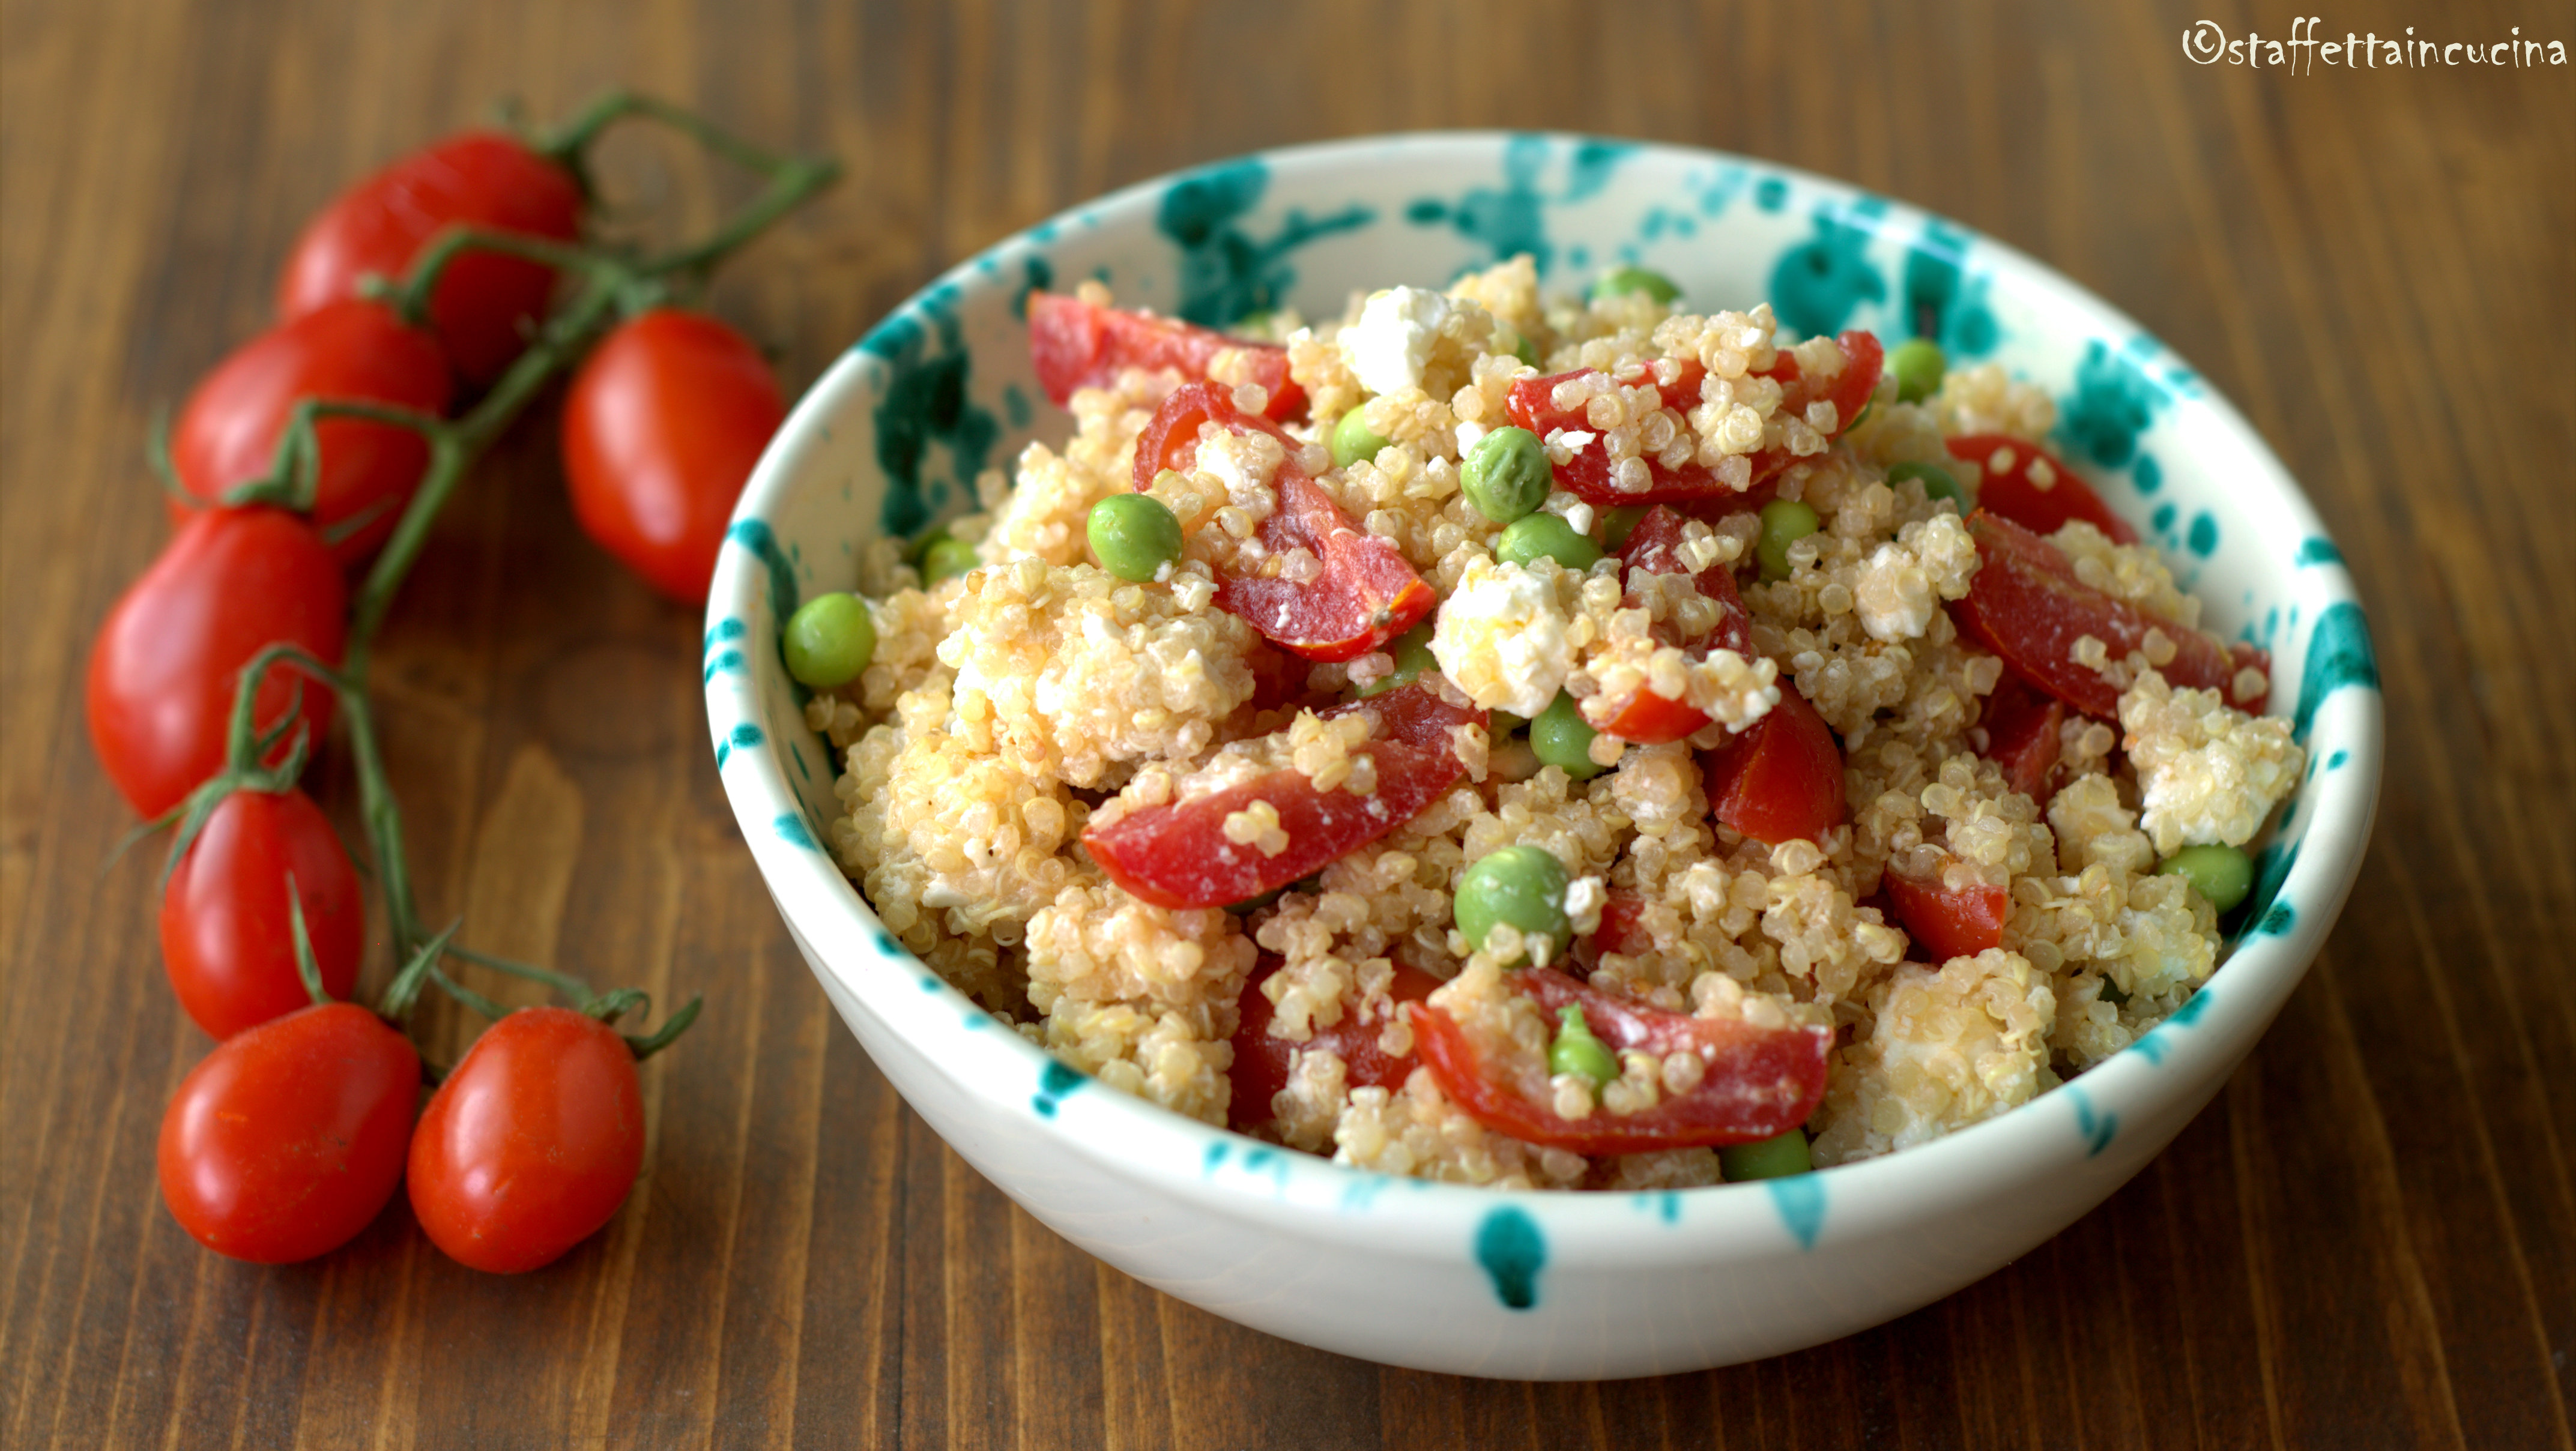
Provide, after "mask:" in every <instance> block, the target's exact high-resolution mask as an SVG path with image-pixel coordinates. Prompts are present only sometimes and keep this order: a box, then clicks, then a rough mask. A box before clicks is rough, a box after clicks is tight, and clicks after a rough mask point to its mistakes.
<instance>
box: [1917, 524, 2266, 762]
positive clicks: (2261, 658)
mask: <svg viewBox="0 0 2576 1451" xmlns="http://www.w3.org/2000/svg"><path fill="white" fill-rule="evenodd" d="M1968 532H1969V533H1970V534H1971V535H1973V536H1975V538H1976V541H1977V574H1976V578H1975V579H1973V580H1971V581H1970V582H1969V585H1968V594H1967V597H1966V598H1965V599H1961V600H1957V601H1954V602H1953V603H1952V604H1951V606H1950V618H1951V619H1952V620H1954V621H1956V622H1957V623H1958V626H1959V631H1960V633H1961V634H1964V635H1966V636H1967V637H1968V638H1969V639H1970V640H1973V641H1975V642H1976V643H1978V644H1980V645H1983V646H1985V647H1986V648H1987V649H1989V650H1992V651H1994V652H1995V653H1996V654H1998V655H2000V656H2002V657H2003V658H2004V663H2005V664H2006V665H2009V666H2011V667H2012V668H2013V670H2014V672H2015V673H2017V674H2019V675H2020V676H2022V677H2023V678H2024V679H2026V680H2028V681H2030V683H2031V684H2033V685H2036V686H2038V687H2039V688H2040V689H2042V690H2044V691H2047V692H2048V693H2049V694H2051V695H2053V696H2056V697H2057V698H2058V699H2059V700H2062V701H2064V702H2066V703H2067V704H2068V705H2070V706H2073V707H2074V708H2075V709H2076V710H2078V711H2081V712H2082V713H2084V714H2085V715H2089V716H2095V717H2098V718H2100V719H2103V720H2111V719H2114V718H2116V717H2117V715H2118V713H2119V709H2120V690H2119V687H2117V686H2115V685H2113V684H2111V683H2110V682H2109V681H2107V680H2104V679H2103V678H2102V676H2101V674H2100V673H2099V672H2097V671H2094V670H2092V669H2090V668H2088V667H2086V666H2084V665H2082V664H2079V663H2077V661H2076V659H2075V655H2074V651H2075V643H2076V641H2077V640H2079V639H2081V638H2082V637H2084V636H2086V635H2091V636H2092V637H2093V638H2095V639H2097V640H2100V641H2101V642H2102V643H2103V644H2104V646H2105V647H2107V649H2108V651H2109V653H2110V658H2112V659H2114V660H2118V659H2122V658H2125V657H2126V656H2127V655H2128V653H2129V652H2130V651H2132V650H2140V649H2143V648H2144V647H2145V644H2146V638H2147V632H2148V631H2149V630H2161V631H2162V632H2163V633H2164V636H2165V638H2166V639H2168V640H2171V641H2172V642H2173V645H2174V656H2173V659H2172V660H2170V661H2168V662H2166V663H2165V664H2164V665H2162V666H2160V667H2158V668H2159V670H2161V672H2162V673H2163V675H2164V678H2165V680H2166V681H2167V682H2168V683H2170V684H2172V685H2174V686H2176V687H2178V688H2188V689H2193V690H2215V691H2217V692H2218V693H2219V697H2220V698H2221V699H2223V700H2225V701H2227V702H2228V703H2230V704H2232V705H2234V706H2236V707H2237V708H2238V709H2240V710H2244V711H2247V712H2249V713H2251V712H2259V711H2260V710H2262V708H2263V699H2264V695H2265V694H2266V693H2268V692H2257V693H2256V694H2254V695H2253V696H2251V697H2247V698H2244V699H2239V698H2238V697H2237V696H2236V694H2235V685H2234V681H2235V678H2236V672H2237V671H2239V670H2240V669H2243V668H2245V667H2247V666H2249V665H2250V666H2253V667H2255V668H2256V669H2260V670H2262V671H2263V672H2264V673H2265V675H2266V676H2267V677H2268V676H2269V674H2270V669H2271V660H2270V657H2269V656H2267V655H2266V654H2264V652H2262V651H2261V650H2258V649H2256V648H2254V647H2253V646H2251V645H2236V646H2227V645H2222V644H2220V643H2219V642H2218V640H2217V639H2216V638H2214V637H2212V636H2210V635H2206V634H2203V633H2202V632H2200V631H2198V630H2194V629H2189V628H2186V627H2184V626H2182V625H2178V624H2175V623H2173V622H2172V621H2170V620H2165V619H2160V618H2158V617H2157V616H2155V615H2152V614H2149V613H2148V612H2146V611H2145V610H2142V609H2140V608H2138V607H2137V606H2136V605H2133V604H2130V603H2129V602H2128V601H2127V600H2123V599H2119V598H2116V597H2114V596H2111V595H2107V594H2104V593H2103V592H2102V591H2100V590H2098V589H2095V588H2093V587H2092V586H2091V585H2088V584H2086V583H2084V582H2083V581H2082V580H2080V579H2077V578H2076V577H2075V566H2074V565H2073V564H2072V563H2070V562H2069V561H2068V560H2067V558H2066V554H2065V551H2063V550H2061V549H2059V548H2058V547H2057V546H2056V545H2055V544H2052V543H2050V542H2049V541H2048V540H2046V539H2043V538H2041V537H2040V536H2039V535H2037V534H2033V533H2032V532H2030V531H2029V530H2027V529H2024V528H2023V527H2021V526H2020V525H2019V524H2016V523H2014V522H2012V521H2011V520H2009V519H2005V518H2002V517H2000V516H1998V515H1995V514H1991V513H1988V512H1987V511H1986V510H1984V509H1979V510H1977V511H1976V512H1975V513H1973V514H1970V515H1969V516H1968Z"/></svg>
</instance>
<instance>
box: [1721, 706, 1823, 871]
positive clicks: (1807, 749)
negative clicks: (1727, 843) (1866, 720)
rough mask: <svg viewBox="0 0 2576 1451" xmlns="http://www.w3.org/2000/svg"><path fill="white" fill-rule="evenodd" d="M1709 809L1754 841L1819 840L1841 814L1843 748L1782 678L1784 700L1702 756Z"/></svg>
mask: <svg viewBox="0 0 2576 1451" xmlns="http://www.w3.org/2000/svg"><path fill="white" fill-rule="evenodd" d="M1700 772H1701V775H1702V776H1703V778H1704V779H1705V780H1706V781H1707V783H1708V804H1709V810H1710V813H1711V814H1713V815H1714V816H1716V817H1717V819H1718V820H1720V821H1723V822H1725V823H1726V824H1727V825H1729V826H1731V827H1734V828H1735V829H1736V830H1737V831H1740V832H1743V833H1744V834H1745V835H1746V836H1749V837H1752V838H1753V839H1754V840H1756V841H1763V842H1769V843H1771V844H1772V845H1774V846H1777V845H1778V844H1780V843H1781V842H1784V841H1788V840H1791V839H1792V838H1795V839H1799V840H1804V841H1814V840H1816V839H1817V838H1818V837H1821V836H1823V835H1824V834H1825V833H1826V832H1827V831H1829V830H1831V829H1832V828H1833V827H1835V826H1837V825H1839V824H1841V822H1842V819H1843V752H1842V747H1841V746H1840V745H1838V744H1836V743H1835V741H1834V733H1833V730H1832V728H1831V727H1829V726H1827V725H1826V724H1825V718H1824V717H1823V716H1820V715H1818V714H1816V708H1815V707H1814V706H1812V705H1809V704H1808V703H1807V698H1806V697H1805V696H1803V695H1800V694H1799V693H1798V687H1797V684H1796V683H1795V682H1793V681H1788V680H1783V681H1781V682H1780V703H1779V704H1778V705H1775V706H1773V707H1772V708H1771V709H1770V711H1769V712H1768V713H1767V714H1765V715H1764V716H1763V717H1762V718H1761V719H1760V720H1757V721H1755V722H1754V723H1753V724H1752V725H1750V726H1747V727H1745V729H1744V731H1743V732H1742V733H1741V734H1739V735H1735V736H1732V737H1729V738H1728V740H1727V742H1726V744H1724V745H1722V746H1719V747H1718V748H1717V749H1716V750H1714V751H1709V752H1706V753H1705V754H1703V755H1702V756H1701V757H1700Z"/></svg>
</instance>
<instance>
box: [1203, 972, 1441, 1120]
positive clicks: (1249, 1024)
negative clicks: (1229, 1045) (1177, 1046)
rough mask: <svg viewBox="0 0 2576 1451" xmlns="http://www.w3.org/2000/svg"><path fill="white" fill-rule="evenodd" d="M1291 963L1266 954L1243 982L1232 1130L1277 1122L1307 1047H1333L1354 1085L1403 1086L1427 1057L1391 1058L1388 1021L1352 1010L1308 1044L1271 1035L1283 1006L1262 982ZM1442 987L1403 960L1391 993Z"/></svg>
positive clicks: (1403, 997)
mask: <svg viewBox="0 0 2576 1451" xmlns="http://www.w3.org/2000/svg"><path fill="white" fill-rule="evenodd" d="M1285 965H1286V964H1285V963H1284V962H1282V961H1281V959H1279V958H1277V957H1274V956H1271V955H1270V954H1268V953H1264V954H1262V957H1261V962H1260V964H1259V965H1258V966H1256V967H1255V968H1253V970H1252V979H1251V981H1249V982H1246V983H1245V984H1244V985H1243V1003H1242V1010H1243V1025H1242V1026H1241V1027H1239V1028H1237V1029H1235V1030H1234V1066H1233V1067H1232V1068H1229V1069H1227V1070H1226V1077H1227V1078H1228V1079H1229V1080H1231V1081H1232V1082H1233V1084H1234V1096H1233V1097H1232V1098H1231V1099H1230V1100H1229V1101H1228V1103H1227V1107H1226V1113H1225V1121H1226V1125H1227V1126H1228V1127H1230V1128H1234V1129H1237V1130H1241V1131H1244V1132H1250V1131H1251V1130H1253V1129H1257V1128H1261V1127H1263V1126H1265V1125H1267V1124H1270V1123H1272V1122H1275V1121H1276V1118H1277V1115H1275V1114H1273V1113H1272V1112H1271V1109H1270V1103H1271V1100H1272V1099H1274V1098H1276V1097H1277V1096H1278V1094H1279V1090H1281V1089H1283V1088H1286V1087H1287V1086H1288V1075H1289V1072H1290V1071H1291V1070H1292V1069H1293V1068H1294V1067H1295V1066H1296V1065H1295V1061H1294V1060H1295V1058H1296V1056H1297V1054H1298V1053H1300V1052H1303V1051H1305V1050H1308V1049H1313V1048H1329V1049H1331V1050H1333V1052H1334V1053H1335V1054H1337V1055H1339V1057H1340V1058H1341V1060H1342V1066H1343V1068H1344V1069H1345V1070H1346V1072H1345V1074H1344V1078H1343V1081H1344V1083H1345V1084H1347V1085H1348V1086H1349V1087H1352V1088H1364V1087H1365V1088H1387V1089H1394V1088H1401V1087H1403V1086H1404V1080H1405V1077H1406V1075H1408V1074H1410V1073H1412V1072H1413V1070H1414V1067H1415V1065H1417V1064H1419V1063H1420V1062H1421V1061H1422V1060H1421V1059H1420V1058H1418V1057H1416V1056H1415V1055H1414V1054H1411V1053H1407V1054H1405V1055H1404V1056H1403V1057H1401V1058H1391V1057H1388V1056H1387V1054H1386V1052H1385V1050H1383V1049H1381V1048H1379V1047H1378V1045H1377V1038H1378V1034H1379V1033H1380V1032H1383V1031H1384V1030H1385V1028H1386V1020H1385V1019H1384V1018H1377V1019H1373V1020H1371V1021H1369V1022H1366V1023H1363V1022H1361V1021H1359V1015H1358V1014H1356V1013H1353V1012H1350V1011H1349V1010H1347V1009H1345V1010H1344V1011H1343V1013H1342V1020H1341V1021H1340V1022H1338V1023H1335V1024H1334V1025H1333V1026H1331V1027H1329V1028H1327V1027H1323V1026H1320V1025H1318V1026H1317V1027H1316V1028H1315V1031H1314V1036H1313V1037H1311V1038H1309V1039H1307V1040H1306V1041H1305V1042H1303V1043H1291V1042H1289V1041H1288V1040H1287V1039H1285V1038H1274V1037H1272V1036H1270V1021H1271V1019H1272V1018H1274V1017H1276V1016H1278V1012H1279V1010H1278V1009H1277V1008H1276V1007H1274V1006H1273V1005H1272V1004H1271V1001H1270V995H1269V994H1267V993H1265V992H1263V991H1262V990H1261V984H1262V981H1263V979H1265V978H1267V977H1269V976H1270V975H1271V974H1272V973H1274V972H1277V971H1278V970H1279V969H1280V968H1281V967H1283V966H1285ZM1438 986H1440V979H1438V978H1436V977H1433V976H1432V975H1431V974H1429V973H1427V972H1424V971H1423V970H1422V969H1420V968H1418V967H1407V966H1405V965H1404V964H1403V963H1397V964H1396V965H1395V981H1394V983H1393V984H1392V985H1390V987H1389V988H1388V991H1389V992H1390V993H1392V994H1393V995H1394V997H1395V1000H1396V1001H1397V1002H1399V1003H1418V1002H1420V1001H1422V1000H1423V999H1424V998H1427V997H1429V996H1431V990H1432V989H1434V988H1436V987H1438Z"/></svg>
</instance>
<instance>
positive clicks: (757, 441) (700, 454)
mask: <svg viewBox="0 0 2576 1451" xmlns="http://www.w3.org/2000/svg"><path fill="white" fill-rule="evenodd" d="M786 418H787V404H786V401H785V400H784V399H783V398H782V397H780V395H779V391H778V380H777V379H776V378H775V377H773V376H771V374H770V371H769V363H768V361H767V360H766V359H764V358H762V357H761V356H760V351H759V350H758V349H757V348H754V347H753V346H752V345H751V342H750V340H749V339H747V338H745V337H743V335H742V334H740V333H738V332H735V331H734V330H733V329H732V328H730V327H727V326H725V325H724V324H723V323H721V322H718V321H716V320H715V319H714V318H711V317H708V316H707V315H705V314H704V313H696V312H682V311H680V310H678V309H676V308H667V307H657V308H653V309H651V310H650V311H647V312H643V313H639V314H637V315H636V316H635V317H633V318H631V319H629V320H627V321H626V322H624V323H622V324H620V325H619V326H618V328H617V330H616V331H615V332H612V333H610V334H609V335H608V337H607V339H606V340H605V341H603V342H602V343H600V345H599V347H598V348H597V349H596V350H594V351H593V352H592V353H591V355H590V358H589V360H588V361H586V362H584V363H583V364H582V365H581V371H580V372H579V373H577V374H575V375H574V377H573V384H572V392H571V394H570V396H568V397H567V398H566V399H565V400H564V416H563V457H564V474H565V476H566V478H567V479H569V480H570V482H571V485H572V505H573V512H574V513H575V514H577V515H579V516H580V518H581V527H582V528H583V529H584V530H586V531H588V533H589V534H590V537H591V538H593V539H595V540H597V541H598V542H599V544H600V547H601V548H603V549H606V550H607V551H608V552H609V553H611V554H614V555H616V556H617V557H618V559H619V560H621V561H623V562H624V563H625V565H626V567H627V568H629V569H631V570H633V571H635V573H637V574H638V575H641V576H643V579H644V582H645V583H647V584H649V585H651V586H653V587H654V588H655V589H658V590H660V591H661V592H662V593H664V594H666V595H669V596H670V597H671V598H673V599H675V600H678V601H680V602H681V603H682V604H690V605H697V604H704V603H705V602H706V598H707V585H708V584H709V583H710V582H711V581H713V580H714V578H715V572H716V552H717V550H718V549H719V548H721V547H722V546H723V544H724V533H725V524H726V522H727V521H728V520H730V519H731V518H732V517H733V504H734V500H735V499H737V498H739V497H740V496H741V494H742V486H743V484H744V483H745V482H746V481H747V480H749V479H750V477H751V466H752V465H753V464H755V463H757V462H759V461H760V451H761V450H762V449H764V448H766V447H768V445H769V438H770V435H771V434H774V433H776V432H777V431H778V425H779V424H780V423H782V422H784V421H785V420H786Z"/></svg>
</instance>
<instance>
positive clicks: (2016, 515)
mask: <svg viewBox="0 0 2576 1451" xmlns="http://www.w3.org/2000/svg"><path fill="white" fill-rule="evenodd" d="M1944 442H1945V443H1946V444H1947V446H1948V447H1949V450H1950V457H1952V458H1960V459H1966V460H1968V461H1969V462H1970V463H1973V464H1975V465H1977V466H1978V467H1979V468H1981V469H1983V470H1984V471H1985V482H1984V483H1982V484H1980V485H1978V487H1977V507H1978V508H1980V509H1992V510H1993V511H1995V512H1996V513H1997V514H2000V515H2002V516H2003V517H2004V518H2007V519H2010V520H2011V521H2013V522H2014V523H2016V524H2019V525H2020V526H2021V527H2023V528H2024V529H2028V530H2029V531H2031V532H2032V533H2034V534H2054V533H2056V532H2057V531H2058V530H2060V529H2063V528H2065V527H2066V523H2067V521H2068V520H2070V519H2081V520H2083V521H2084V522H2085V523H2087V524H2090V525H2092V526H2093V527H2094V528H2096V529H2099V530H2101V531H2102V532H2103V533H2105V534H2107V535H2109V536H2111V542H2112V543H2114V544H2135V543H2137V542H2138V531H2137V528H2136V526H2134V525H2132V524H2130V522H2129V521H2128V520H2126V519H2123V518H2121V517H2120V516H2119V515H2117V514H2114V513H2112V512H2111V506H2110V505H2108V504H2105V503H2103V502H2102V496H2101V495H2099V494H2097V493H2095V492H2093V486H2092V485H2091V484H2088V483H2086V482H2084V480H2083V479H2082V478H2081V477H2080V476H2078V475H2077V474H2076V472H2075V470H2073V469H2070V468H2068V467H2067V466H2066V460H2064V459H2062V458H2059V457H2058V456H2057V455H2055V454H2053V453H2050V452H2049V451H2047V450H2046V449H2043V448H2041V447H2040V446H2039V445H2038V444H2035V443H2030V442H2027V441H2025V440H2022V439H2018V438H2011V437H2007V436H2005V435H2003V434H2000V433H1966V434H1961V435H1959V436H1958V437H1957V438H1952V439H1947V440H1945V441H1944ZM2043 465H2044V466H2045V467H2043ZM2043 475H2044V476H2045V477H2046V478H2047V479H2048V483H2047V484H2046V485H2045V486H2043V485H2042V484H2041V483H2040V482H2039V480H2040V477H2042V476H2043Z"/></svg>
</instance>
